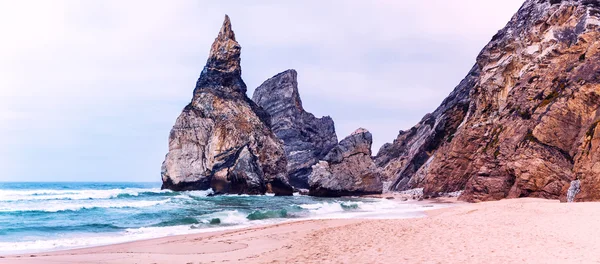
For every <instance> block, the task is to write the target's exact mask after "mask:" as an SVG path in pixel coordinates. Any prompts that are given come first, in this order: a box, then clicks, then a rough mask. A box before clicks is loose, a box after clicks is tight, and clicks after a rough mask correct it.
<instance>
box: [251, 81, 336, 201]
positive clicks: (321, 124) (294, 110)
mask: <svg viewBox="0 0 600 264" xmlns="http://www.w3.org/2000/svg"><path fill="white" fill-rule="evenodd" d="M252 100H253V101H254V102H256V104H258V105H259V106H261V107H262V108H263V109H264V110H265V111H267V113H269V115H270V116H271V120H270V121H271V129H272V130H273V132H274V133H275V135H277V137H278V138H280V139H281V140H283V143H284V149H285V153H286V156H287V161H288V163H287V173H288V175H289V178H290V183H291V184H292V185H293V186H294V187H297V188H303V189H308V187H309V185H308V177H309V175H310V174H311V172H312V166H313V165H315V164H316V163H317V162H318V161H319V160H320V159H322V158H324V157H325V155H326V154H327V153H328V152H329V151H330V150H331V149H332V148H333V147H334V146H335V145H336V144H337V142H338V140H337V136H336V135H335V127H334V124H333V120H332V119H331V118H330V117H329V116H325V117H322V118H316V117H315V116H314V115H313V114H311V113H308V112H306V111H305V110H304V108H303V107H302V100H300V94H299V93H298V79H297V73H296V71H295V70H287V71H285V72H282V73H279V74H277V75H275V76H274V77H272V78H270V79H268V80H267V81H265V82H264V83H263V84H262V85H260V86H259V87H258V88H256V90H255V91H254V95H253V96H252Z"/></svg>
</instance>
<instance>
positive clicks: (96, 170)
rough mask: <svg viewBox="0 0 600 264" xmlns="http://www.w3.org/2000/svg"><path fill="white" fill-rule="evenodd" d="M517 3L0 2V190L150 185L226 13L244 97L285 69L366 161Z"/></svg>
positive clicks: (460, 71)
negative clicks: (366, 147)
mask: <svg viewBox="0 0 600 264" xmlns="http://www.w3.org/2000/svg"><path fill="white" fill-rule="evenodd" d="M522 2H523V0H503V1H497V0H427V1H408V0H395V1H391V0H389V1H383V0H382V1H348V0H337V1H317V0H314V1H311V0H308V1H266V0H265V1H241V0H240V1H191V0H189V1H188V0H186V1H184V0H180V1H151V0H140V1H133V0H127V1H124V0H104V1H100V0H97V1H76V0H73V1H60V0H54V1H46V0H39V1H30V0H0V34H1V41H0V181H159V180H160V165H161V163H162V160H163V158H164V155H165V154H166V152H167V138H168V134H169V130H170V129H171V126H172V125H173V123H174V121H175V119H176V117H177V116H178V114H179V112H180V111H181V109H182V108H183V106H185V105H186V104H187V103H188V102H189V100H190V99H191V95H192V90H193V88H194V85H195V82H196V79H197V78H198V75H199V73H200V71H201V70H202V67H203V66H204V63H205V62H206V57H207V55H208V51H209V49H210V44H211V43H212V41H213V40H214V38H215V37H216V35H217V32H218V30H219V27H220V25H221V23H222V21H223V16H224V14H229V16H230V17H231V20H232V25H233V29H234V31H235V33H236V37H237V40H238V41H239V42H240V44H241V45H242V70H243V78H244V80H245V81H246V84H247V85H248V88H249V91H248V93H249V96H251V95H252V92H253V91H254V88H255V87H257V86H258V85H260V84H261V83H262V82H263V81H264V80H266V79H267V78H269V77H271V76H273V75H275V74H277V73H279V72H281V71H284V70H286V69H290V68H293V69H296V70H297V71H298V75H299V86H300V87H299V89H300V94H301V96H302V100H303V102H304V105H305V108H306V109H307V110H308V111H310V112H312V113H314V114H315V115H317V116H322V115H330V116H332V117H333V119H334V121H335V123H336V130H337V133H338V137H339V138H340V139H342V138H344V137H345V136H346V135H348V134H350V133H351V132H352V131H353V130H355V129H356V128H358V127H365V128H367V129H369V130H370V131H371V132H372V133H373V135H374V138H375V142H374V146H373V151H374V152H375V153H376V152H377V150H378V149H379V147H380V146H381V145H382V144H383V143H385V142H390V141H392V140H393V139H394V138H395V137H396V135H397V133H398V130H400V129H408V128H410V127H411V126H413V125H414V124H416V123H417V122H418V121H419V120H420V119H421V118H422V117H423V115H425V114H426V113H428V112H431V111H433V110H434V109H435V108H436V107H437V106H438V105H439V104H440V103H441V101H442V100H443V99H444V98H445V97H446V96H447V95H448V94H449V93H450V91H451V90H452V89H453V88H454V86H456V85H457V84H458V82H459V81H460V80H461V79H462V78H463V77H464V76H465V75H466V73H467V72H468V70H469V69H470V68H471V67H472V65H473V63H474V61H475V57H476V56H477V54H478V53H479V51H480V50H481V48H483V46H484V45H485V44H486V43H487V42H488V41H489V40H490V39H491V37H492V36H493V35H494V34H495V33H496V31H497V30H499V29H500V28H502V27H503V26H504V25H505V24H506V23H507V22H508V20H509V19H510V18H511V16H512V15H513V14H514V13H515V12H516V11H517V10H518V8H519V7H520V5H521V4H522Z"/></svg>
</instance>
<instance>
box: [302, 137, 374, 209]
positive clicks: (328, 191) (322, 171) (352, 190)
mask: <svg viewBox="0 0 600 264" xmlns="http://www.w3.org/2000/svg"><path fill="white" fill-rule="evenodd" d="M372 143H373V137H372V135H371V133H369V131H367V130H366V129H362V128H361V129H358V130H356V131H355V132H354V133H352V135H350V136H348V137H346V138H345V139H343V140H342V141H341V142H340V143H339V144H338V145H337V146H335V147H334V148H333V149H332V150H331V151H330V152H329V153H328V154H327V155H326V156H325V158H323V160H322V161H320V162H319V163H317V164H316V165H314V166H313V167H312V173H311V175H310V178H309V184H310V191H309V194H310V195H312V196H324V197H337V196H351V195H366V194H380V193H381V192H382V189H383V185H382V182H381V175H380V171H379V169H377V166H376V165H375V163H374V162H373V159H372V158H371V144H372Z"/></svg>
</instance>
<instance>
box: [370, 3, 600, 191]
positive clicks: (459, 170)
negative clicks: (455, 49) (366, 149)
mask: <svg viewBox="0 0 600 264" xmlns="http://www.w3.org/2000/svg"><path fill="white" fill-rule="evenodd" d="M599 38H600V2H599V1H597V0H577V1H576V0H563V1H560V0H527V1H525V3H524V4H523V6H522V7H521V9H520V10H519V11H518V12H517V14H516V15H514V17H513V18H512V19H511V21H510V22H509V23H508V24H507V25H506V27H505V28H504V29H502V30H500V31H499V32H498V33H497V34H496V35H495V36H494V37H493V38H492V40H491V42H490V43H489V44H488V45H487V46H486V47H485V48H484V49H483V50H482V51H481V53H480V54H479V56H478V57H477V60H476V64H475V66H474V67H473V69H472V70H471V71H470V72H469V73H468V75H467V77H466V78H465V79H464V80H463V81H462V82H461V83H460V84H459V85H458V86H457V87H456V88H455V90H454V91H453V92H452V93H451V94H450V96H449V97H448V98H447V99H446V100H444V102H443V103H442V105H441V106H440V107H439V108H438V109H436V110H435V111H434V112H433V113H431V114H428V115H426V116H425V117H424V118H423V120H422V121H421V122H419V123H418V124H417V125H416V126H415V127H413V128H411V129H410V130H408V131H401V132H400V134H399V135H398V138H397V139H396V140H395V141H394V142H393V143H390V144H386V145H384V146H383V147H382V148H381V150H380V151H379V153H378V154H377V157H376V163H377V164H378V165H379V166H380V167H382V168H383V170H384V175H385V176H384V177H385V178H386V179H389V180H391V181H392V182H393V184H392V187H391V188H392V189H393V190H404V189H409V188H414V187H423V188H424V192H425V195H430V196H435V195H437V194H439V193H440V192H454V191H459V190H463V189H464V192H463V194H462V196H461V199H463V200H466V201H486V200H496V199H502V198H506V197H508V198H514V197H543V198H553V199H554V198H560V199H563V200H566V199H567V192H568V190H569V188H570V187H571V182H573V184H574V185H576V186H573V188H571V189H572V191H571V192H569V195H570V196H569V199H570V200H575V201H589V200H599V199H600V192H598V191H597V190H599V189H600V166H599V165H598V164H600V163H598V161H600V152H599V150H600V149H598V148H600V138H599V137H600V127H599V126H598V122H599V121H600V112H599V111H598V109H599V107H600V63H599V59H600V42H599V41H598V40H599ZM574 189H577V190H576V191H573V190H574Z"/></svg>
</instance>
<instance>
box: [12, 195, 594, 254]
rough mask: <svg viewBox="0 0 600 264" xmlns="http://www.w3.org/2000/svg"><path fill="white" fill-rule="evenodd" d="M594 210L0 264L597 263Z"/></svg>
mask: <svg viewBox="0 0 600 264" xmlns="http://www.w3.org/2000/svg"><path fill="white" fill-rule="evenodd" d="M598 222H600V203H576V204H566V203H559V202H558V201H552V200H542V199H514V200H503V201H498V202H486V203H479V204H464V203H456V204H454V206H452V207H450V208H444V209H439V210H433V211H429V212H428V216H427V217H424V218H416V219H396V220H361V219H350V220H306V221H297V222H289V223H282V224H277V225H270V226H261V227H254V228H247V229H240V230H230V231H222V232H213V233H203V234H194V235H182V236H172V237H165V238H158V239H152V240H145V241H136V242H130V243H124V244H117V245H109V246H101V247H93V248H85V249H76V250H67V251H58V252H51V253H39V254H25V255H15V256H3V257H1V258H0V263H226V262H227V263H600V230H599V229H598V228H595V225H597V223H598Z"/></svg>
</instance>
